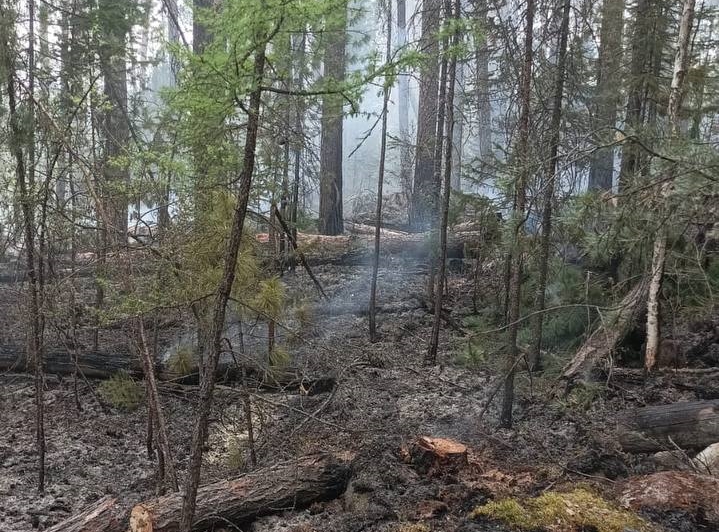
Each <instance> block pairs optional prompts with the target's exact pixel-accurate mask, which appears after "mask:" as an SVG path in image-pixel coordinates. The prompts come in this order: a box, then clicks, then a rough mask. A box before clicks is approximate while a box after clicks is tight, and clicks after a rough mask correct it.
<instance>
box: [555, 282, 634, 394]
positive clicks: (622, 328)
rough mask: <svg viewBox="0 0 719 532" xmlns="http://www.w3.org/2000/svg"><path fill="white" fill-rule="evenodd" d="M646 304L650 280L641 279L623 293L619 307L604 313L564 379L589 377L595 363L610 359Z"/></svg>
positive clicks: (567, 369) (563, 373) (565, 369)
mask: <svg viewBox="0 0 719 532" xmlns="http://www.w3.org/2000/svg"><path fill="white" fill-rule="evenodd" d="M646 304H647V282H646V279H642V280H641V281H640V282H639V283H638V284H637V285H636V286H635V287H634V288H632V290H631V291H630V292H629V293H628V294H627V295H626V296H624V298H623V299H622V301H621V303H620V304H619V308H618V309H617V310H616V311H615V312H613V313H611V314H610V315H605V316H604V317H603V319H602V320H601V321H600V322H599V326H598V327H597V328H596V329H595V330H594V332H593V333H592V334H591V335H590V336H589V338H587V341H586V342H584V344H583V345H582V347H580V348H579V350H578V351H577V353H576V354H575V355H574V357H573V358H572V360H571V361H570V362H569V364H567V366H565V368H564V371H563V372H562V380H563V381H565V382H566V383H567V384H571V383H572V382H573V381H575V380H576V379H578V378H581V379H588V378H589V376H590V374H591V372H592V370H593V369H594V367H595V366H596V364H597V363H598V362H599V361H601V360H605V359H608V358H609V357H610V356H611V354H612V353H613V352H614V350H615V349H616V347H617V345H618V344H619V342H621V341H622V340H623V339H624V338H625V337H626V336H627V334H629V332H630V331H631V330H632V328H633V327H634V324H635V323H636V321H637V319H638V318H639V316H640V315H641V314H642V312H643V310H644V308H645V306H646Z"/></svg>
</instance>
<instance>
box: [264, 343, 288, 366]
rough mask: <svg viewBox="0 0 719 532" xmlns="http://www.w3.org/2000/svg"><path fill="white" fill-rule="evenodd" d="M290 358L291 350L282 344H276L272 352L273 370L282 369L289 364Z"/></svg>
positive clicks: (271, 364) (271, 363)
mask: <svg viewBox="0 0 719 532" xmlns="http://www.w3.org/2000/svg"><path fill="white" fill-rule="evenodd" d="M290 360H291V357H290V353H289V351H287V349H285V348H284V347H282V346H281V345H275V347H274V348H273V349H272V352H271V353H270V360H269V362H270V368H272V369H273V370H281V369H283V368H286V367H287V366H288V365H289V363H290Z"/></svg>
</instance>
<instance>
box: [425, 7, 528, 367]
mask: <svg viewBox="0 0 719 532" xmlns="http://www.w3.org/2000/svg"><path fill="white" fill-rule="evenodd" d="M530 1H531V0H530ZM447 7H448V9H447V11H448V13H447V17H448V18H449V17H454V18H457V19H458V18H459V15H460V4H459V0H455V2H454V6H451V4H450V3H449V2H447ZM452 10H453V11H454V13H452V12H451V11H452ZM459 41H460V35H459V31H458V30H457V28H455V32H454V35H453V36H452V46H451V49H452V50H453V51H454V50H456V48H457V46H458V45H459ZM442 70H443V73H444V74H445V75H447V73H448V77H449V79H444V76H443V77H442V79H440V83H441V84H443V85H445V86H447V94H446V96H445V98H442V99H441V100H440V105H441V106H443V107H444V108H445V109H446V112H447V131H446V134H445V136H446V140H445V144H444V146H445V155H444V164H445V166H444V179H443V183H442V187H443V188H442V204H441V207H440V208H441V215H440V217H439V219H438V225H437V233H439V267H438V270H437V276H436V279H437V280H436V288H435V290H434V319H433V322H432V336H431V337H430V340H429V347H428V348H427V353H426V355H425V359H424V364H425V365H426V366H431V365H434V364H436V363H437V348H438V345H439V329H440V324H441V321H442V300H443V297H444V278H445V275H446V266H447V222H448V219H449V197H450V192H451V190H452V151H453V149H454V147H453V145H452V137H453V133H454V127H455V107H454V91H455V82H456V81H457V54H456V53H454V52H452V55H451V59H450V61H449V65H448V68H446V69H445V68H443V69H442ZM460 119H461V117H460Z"/></svg>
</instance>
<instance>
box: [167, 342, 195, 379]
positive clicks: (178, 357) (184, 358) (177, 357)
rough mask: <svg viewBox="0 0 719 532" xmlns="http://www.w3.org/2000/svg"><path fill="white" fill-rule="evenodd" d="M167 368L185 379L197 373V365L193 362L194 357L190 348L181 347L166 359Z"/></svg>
mask: <svg viewBox="0 0 719 532" xmlns="http://www.w3.org/2000/svg"><path fill="white" fill-rule="evenodd" d="M167 367H169V368H170V370H171V371H172V372H173V373H174V374H176V375H178V376H180V377H186V376H188V375H190V374H192V373H195V372H196V371H197V363H196V361H195V355H194V353H193V351H192V348H191V347H190V346H181V347H178V348H177V350H176V351H175V352H174V353H172V354H171V355H170V358H168V359H167Z"/></svg>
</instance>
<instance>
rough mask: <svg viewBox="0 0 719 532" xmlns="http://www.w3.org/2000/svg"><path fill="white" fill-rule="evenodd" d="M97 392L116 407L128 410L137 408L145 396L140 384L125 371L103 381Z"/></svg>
mask: <svg viewBox="0 0 719 532" xmlns="http://www.w3.org/2000/svg"><path fill="white" fill-rule="evenodd" d="M97 393H98V394H99V395H100V397H101V398H102V399H103V400H104V401H106V402H107V403H109V404H110V405H112V406H113V407H114V408H117V409H119V410H125V411H127V412H131V411H133V410H135V409H136V408H137V407H138V406H139V405H140V403H141V402H142V398H143V397H144V393H143V391H142V388H141V387H140V385H139V384H137V383H136V382H135V381H134V380H133V379H132V377H130V376H129V375H128V374H127V373H126V372H124V371H120V372H118V373H116V374H115V375H113V376H112V377H110V378H109V379H107V380H106V381H103V382H102V383H101V384H100V386H99V387H98V389H97Z"/></svg>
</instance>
